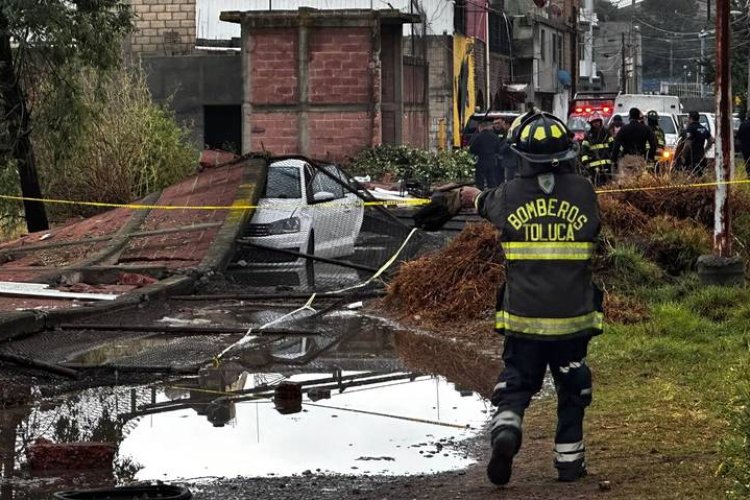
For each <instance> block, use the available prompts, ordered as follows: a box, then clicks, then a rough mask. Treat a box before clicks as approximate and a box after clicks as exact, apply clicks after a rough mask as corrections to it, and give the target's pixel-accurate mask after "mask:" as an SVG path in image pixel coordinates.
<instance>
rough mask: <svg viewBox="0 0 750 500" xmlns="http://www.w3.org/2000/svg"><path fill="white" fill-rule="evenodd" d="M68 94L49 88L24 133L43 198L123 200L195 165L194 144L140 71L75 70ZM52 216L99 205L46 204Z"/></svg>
mask: <svg viewBox="0 0 750 500" xmlns="http://www.w3.org/2000/svg"><path fill="white" fill-rule="evenodd" d="M78 78H80V82H79V85H80V87H79V88H80V89H81V91H80V93H79V94H78V95H76V96H75V98H71V97H67V98H66V97H64V96H61V95H60V94H61V92H55V91H54V89H51V90H50V91H49V92H44V93H42V95H44V96H46V98H45V99H43V100H41V101H40V102H39V103H38V109H37V114H36V115H34V116H35V120H34V123H35V127H34V133H33V136H32V139H33V143H34V147H35V151H36V155H37V163H38V170H39V176H40V179H41V182H42V190H43V192H44V194H45V196H46V197H48V198H61V199H68V200H85V201H97V202H110V203H125V202H129V201H132V200H134V199H137V198H140V197H142V196H144V195H146V194H148V193H150V192H153V191H156V190H158V189H162V188H164V187H166V186H169V185H170V184H173V183H175V182H176V181H178V180H180V179H182V178H184V177H185V176H187V175H189V174H191V173H192V172H194V171H195V168H196V165H197V162H198V157H199V150H198V148H197V146H196V145H195V144H193V143H192V142H191V140H190V138H189V135H188V130H187V129H186V128H184V127H182V126H180V125H179V124H178V123H177V122H176V121H175V119H174V116H173V115H172V113H171V112H170V111H168V110H167V109H166V108H165V107H163V106H159V105H156V104H153V103H152V102H151V95H150V93H149V91H148V87H147V85H146V81H145V77H144V75H143V74H142V72H140V71H137V70H132V69H131V70H124V69H123V70H117V71H114V72H109V73H95V72H92V71H85V72H82V73H80V74H79V76H78ZM48 210H49V211H50V212H51V218H52V219H61V218H64V217H70V216H77V215H80V216H87V215H91V214H92V213H95V212H97V211H99V210H97V209H96V208H92V207H84V206H76V205H63V206H60V205H54V206H52V205H48Z"/></svg>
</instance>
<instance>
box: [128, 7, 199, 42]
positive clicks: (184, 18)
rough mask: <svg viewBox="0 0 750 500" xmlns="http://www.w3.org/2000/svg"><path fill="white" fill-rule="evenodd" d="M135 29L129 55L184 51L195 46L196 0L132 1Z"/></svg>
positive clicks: (130, 38)
mask: <svg viewBox="0 0 750 500" xmlns="http://www.w3.org/2000/svg"><path fill="white" fill-rule="evenodd" d="M131 6H132V9H133V13H134V14H135V30H134V32H133V33H132V34H131V35H130V36H129V44H128V49H129V52H130V53H131V54H132V55H140V54H156V55H173V54H187V53H190V52H192V51H193V48H194V47H195V0H131Z"/></svg>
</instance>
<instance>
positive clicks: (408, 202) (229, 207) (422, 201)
mask: <svg viewBox="0 0 750 500" xmlns="http://www.w3.org/2000/svg"><path fill="white" fill-rule="evenodd" d="M0 199H3V200H12V201H38V202H41V203H50V204H57V205H80V206H85V207H99V208H130V209H133V210H253V209H256V208H299V207H300V206H303V205H300V204H299V203H290V204H275V203H274V204H273V205H245V204H242V203H237V202H235V203H233V204H231V205H147V204H141V203H108V202H104V201H76V200H61V199H55V198H30V197H25V196H11V195H0ZM428 203H430V200H426V199H404V200H387V201H364V202H359V203H347V204H342V203H318V204H315V205H310V206H312V207H315V208H318V207H325V208H339V207H341V208H344V207H358V206H365V207H375V206H382V207H389V206H400V205H426V204H428Z"/></svg>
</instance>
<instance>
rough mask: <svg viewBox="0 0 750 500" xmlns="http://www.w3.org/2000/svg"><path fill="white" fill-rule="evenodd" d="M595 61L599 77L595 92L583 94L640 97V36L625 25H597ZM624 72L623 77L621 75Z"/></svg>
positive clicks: (641, 51)
mask: <svg viewBox="0 0 750 500" xmlns="http://www.w3.org/2000/svg"><path fill="white" fill-rule="evenodd" d="M594 61H595V63H596V68H597V76H598V77H599V85H598V88H596V89H586V87H585V85H586V83H587V82H586V81H584V80H583V79H582V80H581V85H582V86H584V89H586V90H602V91H606V92H623V93H629V94H640V93H641V91H642V89H643V44H642V41H641V33H640V31H638V30H635V29H632V26H631V24H630V23H628V22H605V23H599V25H598V27H597V29H596V30H595V31H594ZM623 72H624V73H623Z"/></svg>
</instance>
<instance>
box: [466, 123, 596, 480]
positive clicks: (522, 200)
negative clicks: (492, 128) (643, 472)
mask: <svg viewBox="0 0 750 500" xmlns="http://www.w3.org/2000/svg"><path fill="white" fill-rule="evenodd" d="M513 142H514V145H513V148H514V149H515V151H516V152H517V154H518V155H519V156H520V157H521V159H522V165H521V170H520V172H519V176H518V177H516V178H515V179H513V180H512V181H509V182H507V183H506V184H504V185H503V186H500V187H498V188H496V189H492V190H487V191H484V192H482V193H481V194H478V196H477V197H476V198H475V205H476V207H477V210H478V211H479V213H480V215H482V216H483V217H484V218H486V219H488V220H490V221H491V222H492V223H493V224H494V225H495V226H496V227H497V228H498V229H499V230H500V231H501V244H502V248H503V251H504V253H505V258H506V283H505V285H504V286H503V287H502V288H501V290H500V292H499V294H498V311H497V319H496V330H497V331H498V332H499V333H500V334H502V335H504V336H505V347H504V352H503V360H504V366H505V367H504V369H503V371H502V373H501V374H500V378H499V380H498V383H497V385H496V386H495V390H494V392H493V394H492V403H493V404H494V405H496V406H497V411H496V413H495V415H494V418H493V419H492V424H491V439H492V458H491V459H490V462H489V464H488V466H487V475H488V477H489V479H490V481H492V482H493V483H495V484H498V485H502V484H506V483H507V482H508V481H509V480H510V476H511V468H512V464H513V457H514V456H515V455H516V453H518V450H519V449H520V447H521V437H522V430H521V429H522V425H521V424H522V422H523V416H524V411H525V410H526V408H527V407H528V406H529V403H530V401H531V398H532V396H533V395H534V394H536V393H537V392H538V391H539V390H540V389H541V387H542V381H543V380H544V374H545V372H546V369H547V366H549V367H550V370H551V372H552V376H553V378H554V381H555V387H556V389H557V400H558V424H557V432H556V435H555V449H554V460H555V467H556V468H557V470H558V479H559V480H561V481H575V480H577V479H578V478H580V477H583V476H584V475H585V474H586V463H585V457H584V453H585V447H584V443H583V415H584V409H585V408H586V407H587V406H588V405H589V404H590V403H591V372H590V371H589V368H588V366H587V365H586V352H587V347H588V343H589V340H590V339H591V337H592V336H594V335H597V334H599V333H601V331H602V322H603V316H602V305H601V304H602V294H601V292H600V291H599V290H598V289H597V288H596V287H595V286H594V284H593V282H592V267H591V259H592V257H593V254H594V246H595V241H596V240H597V237H598V234H599V226H600V222H599V208H598V202H597V198H596V193H595V192H594V188H593V186H592V185H591V183H590V182H589V181H588V180H586V179H585V178H583V177H581V176H579V175H576V174H575V173H574V169H575V166H574V165H575V161H576V157H577V150H576V148H575V147H574V145H573V143H572V141H571V140H570V138H569V137H568V130H567V128H566V126H565V124H564V123H563V122H561V121H560V120H559V119H557V118H556V117H554V116H552V115H550V114H547V113H535V114H532V115H530V116H527V117H526V118H525V119H524V121H523V122H522V123H521V124H520V125H519V126H518V127H517V128H516V130H515V131H514V137H513Z"/></svg>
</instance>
